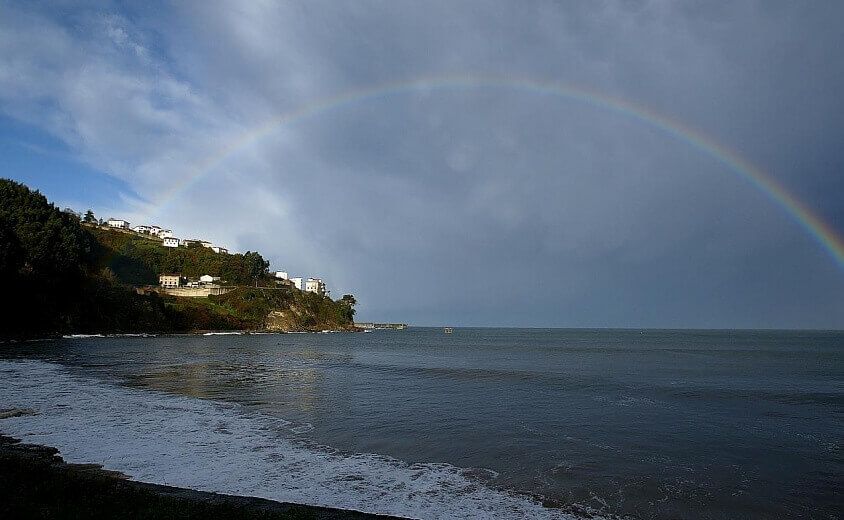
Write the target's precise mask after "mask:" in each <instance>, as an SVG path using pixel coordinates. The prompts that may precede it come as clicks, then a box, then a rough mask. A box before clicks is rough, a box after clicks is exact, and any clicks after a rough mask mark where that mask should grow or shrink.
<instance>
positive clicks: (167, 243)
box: [161, 237, 179, 247]
mask: <svg viewBox="0 0 844 520" xmlns="http://www.w3.org/2000/svg"><path fill="white" fill-rule="evenodd" d="M161 245H163V246H164V247H179V239H178V238H176V237H167V238H165V239H164V242H162V243H161Z"/></svg>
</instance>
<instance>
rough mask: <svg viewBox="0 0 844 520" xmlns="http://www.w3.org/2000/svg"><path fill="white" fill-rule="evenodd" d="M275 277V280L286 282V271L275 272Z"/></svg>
mask: <svg viewBox="0 0 844 520" xmlns="http://www.w3.org/2000/svg"><path fill="white" fill-rule="evenodd" d="M275 277H276V278H280V279H282V280H288V278H287V271H276V272H275Z"/></svg>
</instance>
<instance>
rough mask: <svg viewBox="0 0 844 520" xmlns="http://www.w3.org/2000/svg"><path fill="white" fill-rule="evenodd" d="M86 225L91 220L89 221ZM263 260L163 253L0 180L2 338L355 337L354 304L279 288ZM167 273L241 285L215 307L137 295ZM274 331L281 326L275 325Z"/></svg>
mask: <svg viewBox="0 0 844 520" xmlns="http://www.w3.org/2000/svg"><path fill="white" fill-rule="evenodd" d="M88 217H89V218H88V219H87V220H89V221H91V220H93V218H92V216H91V215H89V216H88ZM267 267H268V263H267V262H266V260H264V258H263V257H262V256H261V255H260V254H259V253H257V252H247V253H246V254H234V255H227V254H218V253H214V252H213V251H211V250H209V249H207V248H203V247H197V248H182V247H180V248H165V247H163V246H162V245H161V243H160V241H157V240H154V239H151V238H146V237H142V236H138V235H135V234H133V233H125V232H120V231H115V230H109V229H105V228H99V227H96V226H93V225H83V223H82V222H81V220H80V219H79V218H78V217H77V216H76V215H74V214H72V213H68V212H63V211H60V210H59V209H58V208H56V207H55V206H54V205H53V204H50V203H49V202H48V201H47V199H46V198H45V197H44V196H43V195H41V194H40V193H38V192H37V191H32V190H30V189H29V188H27V187H26V186H24V185H23V184H20V183H17V182H14V181H10V180H6V179H0V275H1V276H2V280H3V283H4V287H5V289H6V293H7V295H8V296H7V298H6V301H7V302H9V303H10V305H7V306H6V309H5V311H4V312H2V313H0V337H33V336H45V335H54V334H69V333H131V332H181V331H193V330H242V329H251V330H259V329H266V328H267V327H268V326H273V323H275V321H274V320H272V319H270V317H271V316H278V315H279V314H285V315H286V316H288V317H290V319H289V320H287V321H285V322H284V324H283V326H278V327H276V328H278V329H281V330H321V329H351V328H352V318H353V315H354V298H353V297H351V296H350V295H346V296H344V297H343V298H342V299H340V300H338V301H333V300H331V299H330V298H328V297H325V296H319V295H316V294H312V293H303V292H301V291H299V290H297V289H295V288H293V287H288V286H284V287H278V286H277V284H276V283H275V281H274V280H273V279H272V278H271V277H270V276H269V275H268V274H267ZM161 272H176V273H181V274H183V275H186V276H197V277H198V276H200V275H203V274H210V275H212V276H221V277H223V278H224V279H225V280H227V282H228V283H229V284H232V285H240V286H243V287H240V288H238V289H237V290H235V291H232V292H230V293H227V294H224V295H220V296H211V297H209V298H177V297H174V296H166V295H159V294H156V293H154V292H153V293H149V294H139V293H138V291H136V289H135V288H136V287H137V286H142V285H154V284H156V283H157V282H158V274H159V273H161ZM276 325H277V324H276Z"/></svg>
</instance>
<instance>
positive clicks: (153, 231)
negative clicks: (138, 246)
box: [150, 228, 173, 238]
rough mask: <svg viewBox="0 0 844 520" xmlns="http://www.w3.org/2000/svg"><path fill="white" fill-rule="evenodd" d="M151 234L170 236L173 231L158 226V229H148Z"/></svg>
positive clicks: (163, 236)
mask: <svg viewBox="0 0 844 520" xmlns="http://www.w3.org/2000/svg"><path fill="white" fill-rule="evenodd" d="M150 232H151V233H152V234H154V235H157V236H158V238H171V237H172V236H173V232H172V231H170V230H169V229H161V228H159V229H158V231H156V230H155V229H153V230H152V231H150Z"/></svg>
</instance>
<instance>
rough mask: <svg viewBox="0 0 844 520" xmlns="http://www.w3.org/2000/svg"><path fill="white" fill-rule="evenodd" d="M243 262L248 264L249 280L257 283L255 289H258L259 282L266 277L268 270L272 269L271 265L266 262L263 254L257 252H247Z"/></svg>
mask: <svg viewBox="0 0 844 520" xmlns="http://www.w3.org/2000/svg"><path fill="white" fill-rule="evenodd" d="M243 260H244V262H245V264H246V272H247V274H248V276H249V278H251V279H252V280H254V281H255V287H257V286H258V280H260V279H261V278H263V277H264V276H266V274H267V270H269V268H270V263H269V262H268V261H266V260H264V257H263V256H261V253H258V252H257V251H247V252H246V253H245V254H244V255H243Z"/></svg>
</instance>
